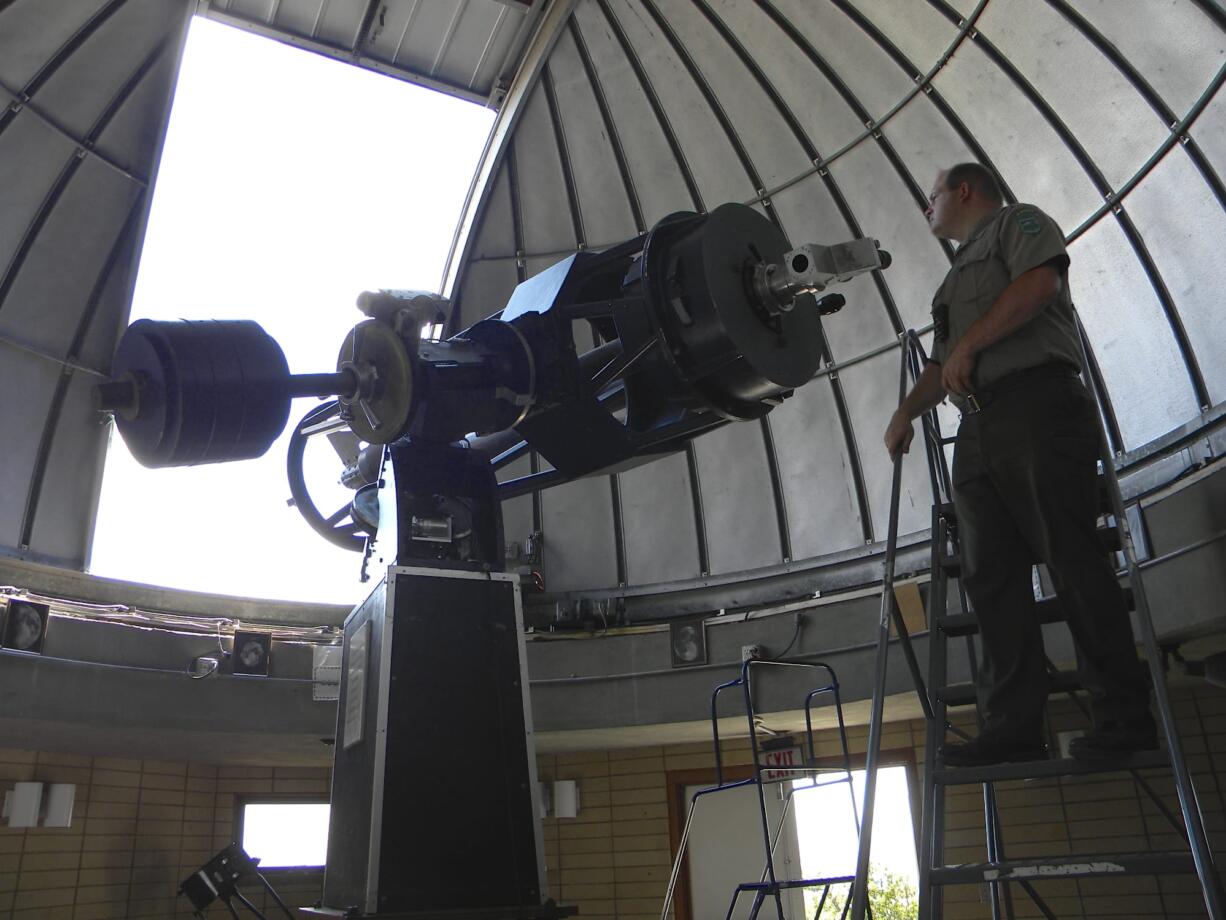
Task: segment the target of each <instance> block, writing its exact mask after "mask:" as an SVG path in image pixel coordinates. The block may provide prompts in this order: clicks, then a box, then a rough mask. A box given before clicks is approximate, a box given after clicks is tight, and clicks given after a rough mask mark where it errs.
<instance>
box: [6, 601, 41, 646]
mask: <svg viewBox="0 0 1226 920" xmlns="http://www.w3.org/2000/svg"><path fill="white" fill-rule="evenodd" d="M50 622H51V608H50V607H49V606H47V605H46V604H36V603H34V602H33V601H20V600H16V599H10V600H9V602H8V609H7V611H6V613H5V617H4V628H3V634H2V637H0V647H3V648H6V649H9V650H10V651H14V652H28V653H29V654H31V655H41V654H42V653H43V643H44V642H45V641H46V639H47V626H48V624H49V623H50Z"/></svg>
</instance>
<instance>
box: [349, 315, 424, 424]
mask: <svg viewBox="0 0 1226 920" xmlns="http://www.w3.org/2000/svg"><path fill="white" fill-rule="evenodd" d="M336 369H337V370H338V371H344V370H348V371H349V372H350V373H352V374H353V375H354V377H355V378H356V379H357V382H358V386H357V392H356V393H354V395H353V396H352V397H345V396H342V397H341V398H340V400H339V403H340V409H341V416H342V418H344V419H345V421H346V422H348V423H349V427H350V428H351V429H352V430H353V433H354V434H356V435H357V436H358V437H359V438H361V439H362V440H363V441H366V442H368V443H371V444H388V443H390V442H392V441H394V440H396V439H397V438H399V437H400V436H401V435H403V434H404V433H405V431H406V430H407V429H408V427H409V423H410V422H411V421H412V420H413V411H414V409H415V408H416V407H415V405H414V402H413V390H414V387H413V356H412V355H410V354H409V351H408V349H406V348H405V345H404V341H403V340H402V339H401V338H400V336H399V335H397V334H396V332H395V331H393V330H392V328H391V327H390V326H387V325H386V324H384V323H381V322H379V321H378V320H374V319H368V320H364V321H362V322H360V323H358V324H357V325H356V326H354V327H353V329H351V330H350V331H349V334H348V335H347V336H345V341H344V343H343V344H342V345H341V350H340V355H339V356H338V357H337V361H336Z"/></svg>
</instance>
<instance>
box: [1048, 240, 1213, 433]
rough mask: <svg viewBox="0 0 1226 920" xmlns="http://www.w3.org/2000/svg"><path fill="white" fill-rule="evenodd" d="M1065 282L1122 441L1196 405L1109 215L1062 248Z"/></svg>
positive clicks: (1161, 428)
mask: <svg viewBox="0 0 1226 920" xmlns="http://www.w3.org/2000/svg"><path fill="white" fill-rule="evenodd" d="M1069 257H1070V259H1071V265H1070V266H1069V285H1070V287H1071V288H1072V294H1073V302H1074V303H1076V305H1077V309H1078V312H1079V313H1080V314H1081V320H1082V323H1083V324H1084V325H1085V328H1086V332H1087V333H1088V335H1089V337H1090V342H1091V343H1092V346H1093V348H1094V354H1095V357H1096V358H1097V360H1098V364H1099V366H1100V367H1101V368H1102V372H1103V378H1104V379H1105V380H1106V383H1107V388H1108V389H1109V390H1110V392H1111V399H1112V401H1113V402H1114V404H1115V405H1116V407H1117V409H1116V415H1117V417H1118V421H1119V426H1120V432H1121V434H1122V435H1123V437H1124V441H1125V448H1126V449H1131V448H1134V447H1139V446H1140V445H1142V444H1144V443H1146V442H1147V441H1149V440H1151V439H1153V438H1156V437H1158V436H1159V435H1162V434H1165V433H1166V432H1167V431H1170V430H1171V429H1172V428H1175V427H1176V426H1178V425H1180V424H1182V423H1183V422H1184V421H1186V420H1187V419H1190V418H1192V417H1193V416H1195V415H1196V414H1197V413H1198V412H1199V411H1200V410H1199V407H1198V406H1197V405H1196V400H1195V398H1194V396H1193V393H1192V388H1191V384H1190V383H1189V381H1188V374H1187V369H1186V367H1185V366H1184V362H1183V358H1182V356H1181V355H1180V353H1179V348H1178V346H1177V345H1176V344H1175V338H1174V336H1173V335H1172V334H1171V329H1170V326H1169V324H1168V323H1167V320H1166V317H1165V316H1164V315H1163V313H1162V309H1161V307H1160V305H1159V303H1158V299H1157V297H1156V296H1155V294H1154V290H1153V287H1152V286H1151V285H1150V283H1149V280H1148V279H1147V278H1146V277H1145V274H1144V272H1143V271H1142V269H1141V266H1140V265H1139V264H1138V263H1137V260H1136V256H1135V255H1134V253H1133V250H1132V247H1131V246H1130V245H1129V243H1128V240H1127V239H1126V238H1125V236H1124V234H1123V231H1122V230H1121V229H1120V227H1119V226H1118V224H1116V222H1115V221H1111V220H1101V221H1099V222H1098V223H1097V224H1096V225H1095V226H1094V227H1093V228H1091V229H1090V230H1089V231H1088V232H1086V234H1085V235H1084V236H1082V237H1080V238H1079V239H1078V240H1077V241H1076V242H1074V243H1073V245H1072V246H1071V247H1070V249H1069Z"/></svg>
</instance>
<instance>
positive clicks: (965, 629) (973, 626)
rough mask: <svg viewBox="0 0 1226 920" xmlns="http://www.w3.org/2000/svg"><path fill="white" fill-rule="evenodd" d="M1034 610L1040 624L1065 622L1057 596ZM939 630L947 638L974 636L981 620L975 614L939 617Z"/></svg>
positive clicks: (1038, 604)
mask: <svg viewBox="0 0 1226 920" xmlns="http://www.w3.org/2000/svg"><path fill="white" fill-rule="evenodd" d="M1034 609H1035V613H1037V614H1038V616H1039V622H1040V623H1043V624H1047V623H1060V622H1062V621H1063V620H1064V611H1063V610H1062V609H1061V607H1060V601H1059V600H1058V599H1057V598H1056V597H1055V596H1052V597H1045V598H1043V599H1042V600H1040V601H1035V605H1034ZM937 628H938V629H940V630H942V631H944V633H945V635H947V636H967V635H972V634H974V633H977V632H979V618H978V617H977V616H976V615H975V614H974V613H951V614H948V615H947V616H943V617H937Z"/></svg>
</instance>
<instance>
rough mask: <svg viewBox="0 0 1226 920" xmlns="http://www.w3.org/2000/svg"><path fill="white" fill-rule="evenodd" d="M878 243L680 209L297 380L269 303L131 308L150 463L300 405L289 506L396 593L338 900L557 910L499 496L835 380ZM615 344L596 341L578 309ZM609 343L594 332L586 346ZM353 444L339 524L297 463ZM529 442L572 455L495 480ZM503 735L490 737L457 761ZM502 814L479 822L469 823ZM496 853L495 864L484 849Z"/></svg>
mask: <svg viewBox="0 0 1226 920" xmlns="http://www.w3.org/2000/svg"><path fill="white" fill-rule="evenodd" d="M889 263H890V257H889V254H888V253H886V252H884V251H882V250H881V249H879V248H878V246H877V243H876V241H875V240H872V239H857V240H851V241H849V242H845V243H840V244H837V245H833V246H824V245H819V244H816V243H811V244H807V245H803V246H799V247H796V248H793V247H791V246H790V244H789V243H788V241H787V240H786V239H785V238H784V236H783V234H782V233H781V232H780V231H779V230H778V228H777V227H775V225H774V224H773V223H771V222H770V221H769V220H767V219H766V218H765V217H763V216H762V215H761V214H759V213H758V212H757V211H755V210H753V209H752V208H750V207H747V206H744V205H739V204H726V205H723V206H721V207H719V208H717V209H715V210H714V211H711V212H710V213H707V214H694V213H678V214H673V215H670V216H668V217H666V218H664V219H663V220H661V221H660V222H659V223H657V224H656V225H655V226H654V227H652V229H651V230H650V231H649V232H647V233H644V234H642V235H640V236H638V237H636V238H634V239H632V240H628V241H627V242H625V243H622V244H620V245H617V246H613V247H611V248H609V249H606V250H604V251H603V252H577V253H575V254H574V255H572V256H570V257H568V258H566V259H563V260H562V261H561V262H558V263H557V264H556V265H554V266H552V267H551V268H548V269H546V270H545V271H543V272H541V273H540V274H538V275H535V276H534V277H532V278H529V279H528V280H526V281H524V282H522V283H521V284H519V286H518V287H516V288H515V290H514V292H513V293H512V295H511V298H510V300H509V301H507V303H506V305H505V306H504V307H503V308H502V310H501V311H500V312H499V313H497V314H495V315H493V316H491V317H490V318H489V319H484V320H481V321H480V322H478V323H475V324H474V325H472V326H470V327H468V328H467V329H465V330H463V331H462V332H459V333H457V334H455V335H452V336H451V337H450V338H447V339H446V340H444V341H435V340H433V339H432V338H430V337H425V336H423V332H424V331H425V330H427V329H432V328H438V327H439V326H440V325H441V324H442V323H444V322H445V321H446V320H447V319H448V313H449V310H450V305H449V304H448V302H447V301H446V300H445V299H443V298H442V297H439V296H437V295H435V294H430V293H423V292H418V291H387V290H385V291H375V292H367V293H364V294H362V295H361V296H360V297H359V298H358V308H359V309H360V310H361V311H362V313H363V314H365V317H366V318H365V319H363V320H361V321H360V322H358V324H357V325H356V326H354V327H353V329H352V330H351V331H350V332H349V334H348V335H347V336H346V337H345V340H344V341H343V342H342V343H341V347H340V352H339V355H338V357H337V363H336V369H335V370H334V371H330V372H327V373H317V374H291V373H290V372H289V368H288V365H287V363H286V360H285V355H284V353H283V352H282V351H281V348H280V347H279V346H278V345H277V343H276V342H275V341H274V340H273V339H272V338H271V337H270V336H268V335H267V334H266V333H265V332H264V330H263V329H261V328H260V327H259V326H258V325H256V324H255V323H252V322H247V321H237V322H233V321H228V322H153V321H150V320H140V321H138V322H136V323H133V324H132V325H131V326H130V327H129V328H128V330H127V331H126V332H125V334H124V336H123V338H122V339H121V341H120V343H119V348H118V350H117V352H116V354H115V359H114V362H113V364H112V370H111V379H110V380H109V381H107V382H106V383H104V384H101V385H100V386H98V387H97V388H96V390H95V393H96V404H97V406H98V408H100V409H103V410H106V411H109V412H111V413H113V414H114V417H115V420H116V424H117V426H118V428H119V431H120V433H121V434H122V435H123V438H124V440H125V441H126V442H127V444H128V446H129V448H130V449H131V451H132V453H133V454H134V455H135V456H136V458H137V459H138V460H139V461H140V462H141V463H143V464H145V465H146V466H151V467H159V466H184V465H191V464H197V463H218V462H224V461H227V460H239V459H244V458H249V457H256V456H259V455H261V454H263V453H264V452H265V451H266V450H267V449H268V448H269V447H270V446H271V445H272V443H273V441H274V440H276V438H277V437H278V435H279V434H280V433H281V431H282V430H283V429H284V427H285V424H286V421H287V419H288V418H289V411H290V403H291V401H292V400H293V399H294V398H295V397H303V396H315V397H321V398H327V401H326V402H324V403H322V404H320V405H319V406H317V407H315V408H313V409H312V410H311V411H310V412H308V413H307V414H306V416H305V417H303V419H302V420H301V421H300V422H299V423H298V424H297V425H296V426H295V428H294V432H293V435H292V436H291V438H290V446H289V460H288V467H289V480H290V491H291V494H292V495H293V497H294V503H295V505H296V506H297V508H298V510H299V511H300V512H302V514H303V516H304V517H305V518H306V519H307V521H308V523H310V524H311V526H312V527H314V528H315V529H316V530H317V531H318V532H319V533H321V534H323V535H324V536H325V537H327V538H328V539H329V540H331V541H332V542H334V543H336V544H338V545H340V546H344V547H346V548H348V549H354V550H359V551H362V552H363V553H364V557H363V562H362V575H363V578H364V579H365V577H366V575H367V571H368V568H369V567H371V565H372V564H373V565H377V566H380V567H381V576H380V579H379V583H378V585H377V587H376V588H375V589H374V590H373V591H372V592H371V594H370V596H369V597H368V598H367V599H366V600H365V601H363V602H362V603H361V604H360V605H358V606H357V607H356V608H355V609H354V610H353V612H352V613H350V614H349V616H348V617H347V618H346V620H345V625H344V632H343V636H344V651H343V655H342V661H341V671H342V676H341V681H340V699H339V704H338V715H337V729H336V739H335V748H334V755H333V768H332V794H331V803H332V809H331V814H330V818H329V830H328V856H327V864H326V868H325V873H324V890H323V899H322V901H321V902H320V904H319V906H317V907H315V908H312V909H309V910H307V911H306V912H307V913H309V914H312V915H315V916H320V917H332V918H340V917H346V918H352V917H384V918H392V917H400V918H403V917H421V918H425V917H438V916H441V915H442V914H443V913H444V912H445V913H446V916H448V917H451V918H452V920H499V918H506V920H562V918H564V917H567V916H569V915H570V914H572V913H573V912H574V911H573V909H571V908H567V907H564V906H558V905H556V904H554V902H553V901H551V900H549V899H548V898H546V897H545V893H546V890H547V889H546V887H545V884H544V874H543V872H544V869H543V867H544V857H543V850H542V843H541V838H540V833H539V828H538V816H539V814H540V803H539V801H538V791H537V790H538V783H537V777H536V760H535V755H534V742H533V735H532V716H531V707H530V705H529V700H528V693H527V688H528V675H527V657H526V651H525V644H524V635H523V613H522V608H521V601H520V593H519V580H518V576H517V575H514V574H510V573H506V572H504V571H503V568H504V561H503V552H502V542H503V541H502V511H501V503H502V501H503V500H504V499H507V498H511V497H513V496H516V495H522V494H524V493H526V492H529V491H533V490H536V489H542V488H546V487H549V486H553V485H557V484H560V483H563V482H568V481H570V480H573V479H575V478H578V477H581V476H589V475H594V474H598V473H609V472H616V471H618V470H623V469H627V468H629V467H631V466H634V465H635V464H639V463H644V462H647V461H649V460H651V459H652V458H654V457H656V456H659V455H661V454H664V453H667V452H670V451H674V450H677V449H678V448H680V447H682V446H684V444H685V443H686V442H687V441H688V440H689V439H691V438H694V437H696V436H698V435H700V434H702V433H704V432H707V431H711V430H712V429H714V428H717V427H719V426H720V425H726V424H728V423H729V422H735V421H746V420H752V419H759V418H762V417H763V416H765V415H766V414H767V413H768V412H770V411H771V410H772V409H773V408H774V407H775V406H777V405H779V404H780V403H781V402H782V401H783V400H784V399H786V398H788V397H789V396H791V395H792V392H793V391H794V390H795V389H796V387H799V386H803V385H804V384H805V383H807V382H808V381H809V380H810V379H812V378H813V376H814V374H815V373H816V372H817V369H818V366H819V364H820V362H821V358H822V343H823V336H822V330H821V316H822V315H823V314H829V313H833V312H835V311H837V310H838V309H839V308H841V307H842V306H843V304H844V299H843V297H842V296H841V295H839V294H824V295H823V296H821V297H820V298H818V297H816V296H815V295H817V294H820V293H821V292H823V291H824V290H825V288H826V287H827V286H828V285H830V284H832V283H834V282H838V281H847V280H848V279H850V278H853V277H855V276H856V275H858V274H861V273H863V272H868V271H872V270H874V269H881V268H885V267H887V266H888V265H889ZM581 323H587V324H589V325H590V328H591V332H592V339H593V340H594V342H595V345H594V347H592V348H589V349H586V350H584V351H582V353H580V351H579V349H578V347H577V346H576V334H575V333H576V329H577V328H580V327H579V324H581ZM586 339H587V336H586V335H584V336H582V337H581V338H580V339H579V340H580V341H585V340H586ZM317 435H326V436H327V437H328V438H329V440H331V441H332V442H333V444H334V446H337V445H339V449H340V453H341V454H342V456H343V458H344V460H345V467H344V470H343V472H342V473H341V482H342V483H343V484H344V485H345V486H347V487H349V488H350V489H352V490H353V492H354V496H353V499H352V501H351V502H349V503H348V504H347V505H346V506H344V507H342V508H340V509H338V510H337V511H336V512H334V513H332V514H330V515H324V514H323V513H321V512H320V511H319V509H318V508H317V507H316V506H315V504H314V502H313V501H312V500H311V497H310V494H309V492H308V490H307V487H306V483H305V478H304V475H303V463H302V461H303V452H304V449H305V444H306V442H307V439H309V438H311V437H314V436H317ZM528 450H535V451H536V452H537V453H538V454H539V455H540V456H541V457H543V458H544V460H545V461H547V463H548V464H549V466H550V468H549V469H547V470H545V471H543V472H539V473H534V474H532V475H527V476H522V477H519V478H516V479H508V480H504V481H502V482H499V481H498V480H497V478H496V471H497V470H498V469H500V468H501V467H503V466H505V465H506V464H507V463H510V462H512V461H513V460H514V459H516V458H517V457H519V456H522V455H523V454H524V453H526V452H527V451H528ZM473 738H481V739H483V744H482V750H481V755H480V756H479V757H473V758H450V759H449V762H448V764H447V768H446V771H445V775H444V772H442V771H440V769H439V766H438V763H437V758H438V756H439V752H443V751H458V750H464V749H465V748H466V747H467V746H468V745H470V744H471V740H472V739H473ZM476 827H479V828H481V832H480V833H477V834H474V833H472V832H471V829H472V828H476ZM473 866H476V867H479V871H474V870H473V869H472V868H471V867H473Z"/></svg>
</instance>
